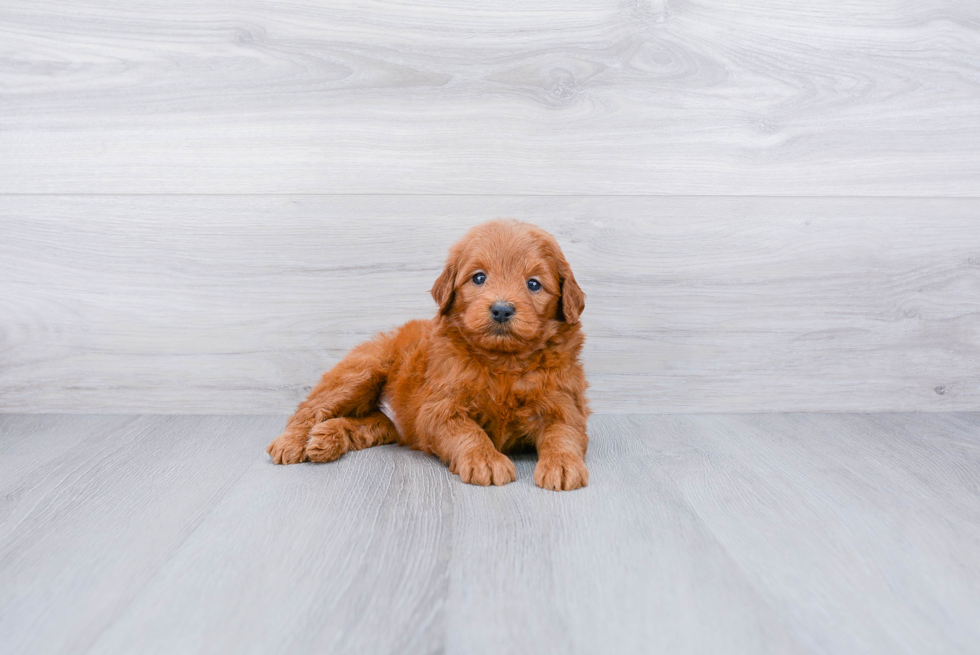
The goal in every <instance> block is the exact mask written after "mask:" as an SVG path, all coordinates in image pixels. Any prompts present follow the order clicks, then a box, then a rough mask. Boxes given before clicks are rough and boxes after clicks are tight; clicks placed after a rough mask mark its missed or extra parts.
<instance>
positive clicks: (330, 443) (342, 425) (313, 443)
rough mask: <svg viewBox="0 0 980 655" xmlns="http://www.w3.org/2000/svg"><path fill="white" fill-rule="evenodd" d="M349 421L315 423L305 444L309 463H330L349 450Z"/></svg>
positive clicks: (334, 419)
mask: <svg viewBox="0 0 980 655" xmlns="http://www.w3.org/2000/svg"><path fill="white" fill-rule="evenodd" d="M349 424H350V419H346V418H332V419H328V420H326V421H324V422H323V423H317V424H316V425H314V426H313V429H312V430H310V440H309V441H307V442H306V456H307V457H309V459H310V461H311V462H332V461H334V460H335V459H337V458H338V457H340V456H341V455H343V454H344V453H346V452H347V451H348V450H350V425H349Z"/></svg>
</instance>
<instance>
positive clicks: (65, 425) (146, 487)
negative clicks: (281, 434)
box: [0, 415, 281, 653]
mask: <svg viewBox="0 0 980 655" xmlns="http://www.w3.org/2000/svg"><path fill="white" fill-rule="evenodd" d="M280 424H281V420H280V419H279V418H274V419H270V418H268V417H226V418H221V419H216V418H208V417H133V416H130V417H111V416H110V417H106V416H103V417H99V418H95V417H84V416H74V415H70V416H60V417H50V416H49V417H23V418H18V417H10V416H6V417H3V418H0V444H2V445H0V471H2V472H3V473H4V474H5V475H4V476H3V478H2V479H0V645H2V647H0V650H2V651H3V652H4V653H84V652H86V651H87V650H88V649H89V647H90V646H91V645H92V644H93V643H94V642H95V641H96V639H97V638H98V637H99V635H100V634H101V633H102V631H103V630H105V629H106V628H107V627H108V626H109V625H110V624H111V623H112V622H113V621H114V620H115V619H116V617H117V615H118V614H119V613H120V612H121V611H122V610H123V609H124V608H125V607H126V606H128V605H129V604H130V603H132V602H133V599H134V598H135V597H137V596H138V594H139V592H140V589H141V588H142V587H143V586H144V585H145V584H147V582H148V581H149V580H150V579H152V578H153V577H154V576H155V575H156V574H157V571H158V569H159V568H160V567H161V566H162V565H163V564H164V563H165V562H166V561H168V560H169V558H170V556H171V555H172V553H173V552H174V551H175V550H176V549H178V548H179V547H180V546H181V544H182V543H183V542H184V541H185V540H186V539H187V538H188V537H189V536H190V535H191V534H192V533H193V532H194V531H195V530H196V529H197V528H198V526H200V525H201V523H202V521H204V520H205V518H206V517H207V515H208V513H209V512H210V511H211V510H212V509H213V507H214V505H215V503H216V502H217V500H218V499H219V498H221V496H222V495H223V494H224V493H225V492H226V491H227V490H228V489H229V488H230V487H231V486H232V485H233V484H234V482H235V480H236V479H237V478H238V477H239V476H240V475H241V474H242V472H243V471H244V470H245V468H246V467H247V466H248V465H249V464H250V463H251V462H254V461H255V460H257V459H260V458H261V457H262V456H263V455H264V453H263V452H262V448H263V446H264V445H265V443H266V442H267V440H268V435H269V434H270V433H273V432H275V431H276V429H277V428H278V427H280ZM9 444H15V445H14V446H13V447H11V446H9ZM28 448H29V449H30V452H29V451H28ZM12 451H13V452H12Z"/></svg>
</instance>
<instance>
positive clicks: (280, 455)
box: [265, 432, 306, 464]
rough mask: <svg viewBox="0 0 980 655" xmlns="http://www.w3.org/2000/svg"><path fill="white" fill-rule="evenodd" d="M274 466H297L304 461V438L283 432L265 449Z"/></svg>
mask: <svg viewBox="0 0 980 655" xmlns="http://www.w3.org/2000/svg"><path fill="white" fill-rule="evenodd" d="M265 452H267V453H269V456H270V457H272V461H273V462H274V463H276V464H298V463H299V462H304V461H306V438H305V437H302V438H300V437H297V436H296V435H295V434H293V433H290V432H283V433H282V434H280V435H279V436H278V437H276V438H275V439H274V440H273V441H272V443H270V444H269V447H268V448H266V449H265Z"/></svg>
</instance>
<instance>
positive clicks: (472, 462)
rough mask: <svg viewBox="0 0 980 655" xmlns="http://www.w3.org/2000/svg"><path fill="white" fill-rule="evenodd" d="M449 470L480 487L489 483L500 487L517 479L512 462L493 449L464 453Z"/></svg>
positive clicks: (464, 480) (466, 481)
mask: <svg viewBox="0 0 980 655" xmlns="http://www.w3.org/2000/svg"><path fill="white" fill-rule="evenodd" d="M451 470H452V472H453V473H456V474H458V475H459V478H460V479H461V480H462V481H463V482H465V483H467V484H478V485H480V486H482V487H486V486H487V485H491V484H495V485H497V486H498V487H500V486H503V485H505V484H507V483H508V482H513V481H514V480H516V479H517V469H515V468H514V462H512V461H510V458H509V457H507V456H506V455H503V454H501V453H499V452H498V451H496V450H493V449H486V450H484V449H473V450H471V451H469V452H467V453H464V454H463V455H461V456H460V457H459V459H458V461H454V462H453V466H452V468H451Z"/></svg>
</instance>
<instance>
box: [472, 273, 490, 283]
mask: <svg viewBox="0 0 980 655" xmlns="http://www.w3.org/2000/svg"><path fill="white" fill-rule="evenodd" d="M486 281H487V274H486V273H477V274H476V275H474V276H473V284H483V283H484V282H486Z"/></svg>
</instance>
